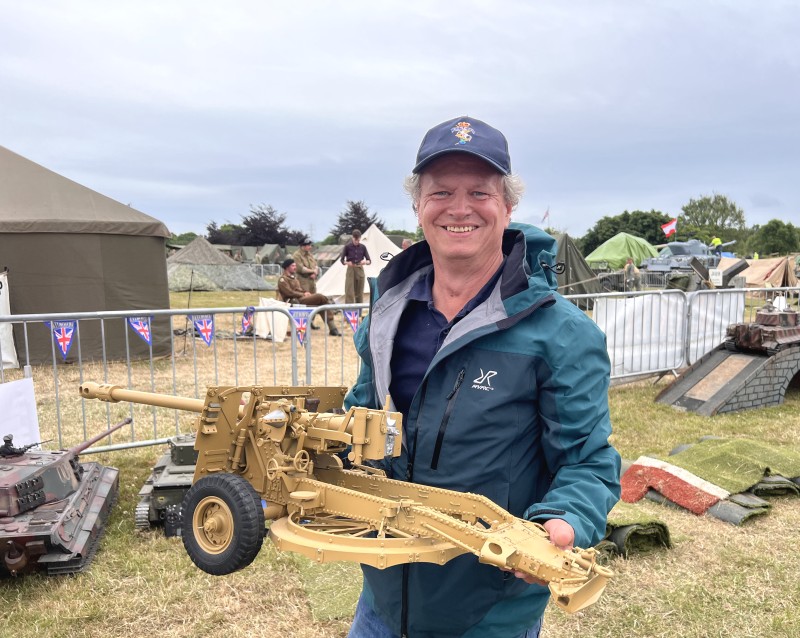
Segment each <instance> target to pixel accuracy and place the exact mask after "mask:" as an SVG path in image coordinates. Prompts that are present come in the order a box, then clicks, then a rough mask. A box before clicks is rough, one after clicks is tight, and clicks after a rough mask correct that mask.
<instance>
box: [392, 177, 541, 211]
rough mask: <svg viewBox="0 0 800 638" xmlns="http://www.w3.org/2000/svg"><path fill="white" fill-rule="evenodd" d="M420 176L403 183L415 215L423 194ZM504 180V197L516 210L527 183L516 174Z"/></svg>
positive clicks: (512, 208) (408, 178) (407, 179)
mask: <svg viewBox="0 0 800 638" xmlns="http://www.w3.org/2000/svg"><path fill="white" fill-rule="evenodd" d="M420 175H421V173H412V174H411V175H409V176H408V177H406V179H405V181H404V182H403V189H404V190H405V191H406V193H408V196H409V197H410V198H411V208H413V209H414V212H415V213H416V212H417V210H418V207H419V198H420V196H421V194H422V192H421V188H420V184H419V178H420ZM502 179H503V197H504V198H505V200H506V203H507V204H510V205H511V210H514V209H515V208H516V207H517V204H519V200H520V199H522V195H523V194H524V193H525V183H524V182H523V181H522V178H521V177H520V176H519V175H517V174H516V173H511V174H510V175H503V176H502Z"/></svg>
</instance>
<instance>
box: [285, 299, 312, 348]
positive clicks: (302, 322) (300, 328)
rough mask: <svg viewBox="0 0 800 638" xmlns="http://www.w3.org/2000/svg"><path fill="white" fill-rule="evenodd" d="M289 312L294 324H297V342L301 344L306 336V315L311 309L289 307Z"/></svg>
mask: <svg viewBox="0 0 800 638" xmlns="http://www.w3.org/2000/svg"><path fill="white" fill-rule="evenodd" d="M289 314H290V315H292V319H293V320H294V325H295V326H297V342H298V343H299V344H300V345H301V346H302V345H303V342H304V341H305V338H306V327H307V325H308V315H310V314H311V310H308V309H305V308H289Z"/></svg>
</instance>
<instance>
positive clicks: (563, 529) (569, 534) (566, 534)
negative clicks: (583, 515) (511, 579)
mask: <svg viewBox="0 0 800 638" xmlns="http://www.w3.org/2000/svg"><path fill="white" fill-rule="evenodd" d="M542 526H543V527H544V528H545V529H546V530H547V533H548V534H549V535H550V542H551V543H553V545H555V546H556V547H558V549H561V550H564V551H567V550H570V549H572V544H573V543H574V542H575V530H574V529H572V525H570V524H569V523H567V522H566V521H564V520H561V519H560V518H551V519H550V520H547V521H545V522H544V523H543V524H542ZM514 576H516V577H517V578H521V579H522V580H524V581H525V582H526V583H528V584H529V585H534V584H535V585H543V586H544V587H547V583H546V582H545V581H543V580H539V579H538V578H536V577H534V576H531V575H530V574H526V573H525V572H519V571H515V572H514Z"/></svg>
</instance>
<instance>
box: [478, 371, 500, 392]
mask: <svg viewBox="0 0 800 638" xmlns="http://www.w3.org/2000/svg"><path fill="white" fill-rule="evenodd" d="M480 370H481V374H480V376H479V377H478V378H477V379H473V380H472V389H473V390H483V391H484V392H492V391H493V390H494V388H493V387H492V377H494V376H496V375H497V371H496V370H488V371H487V372H484V371H483V368H481V369H480Z"/></svg>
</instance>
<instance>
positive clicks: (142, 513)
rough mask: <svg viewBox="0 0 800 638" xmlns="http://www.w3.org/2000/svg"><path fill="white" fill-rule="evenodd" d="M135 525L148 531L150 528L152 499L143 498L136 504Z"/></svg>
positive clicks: (141, 529)
mask: <svg viewBox="0 0 800 638" xmlns="http://www.w3.org/2000/svg"><path fill="white" fill-rule="evenodd" d="M133 516H134V526H135V528H136V530H137V531H141V532H143V531H146V530H148V529H150V500H149V499H146V500H142V501H139V502H138V503H137V504H136V510H135V511H134V514H133Z"/></svg>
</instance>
